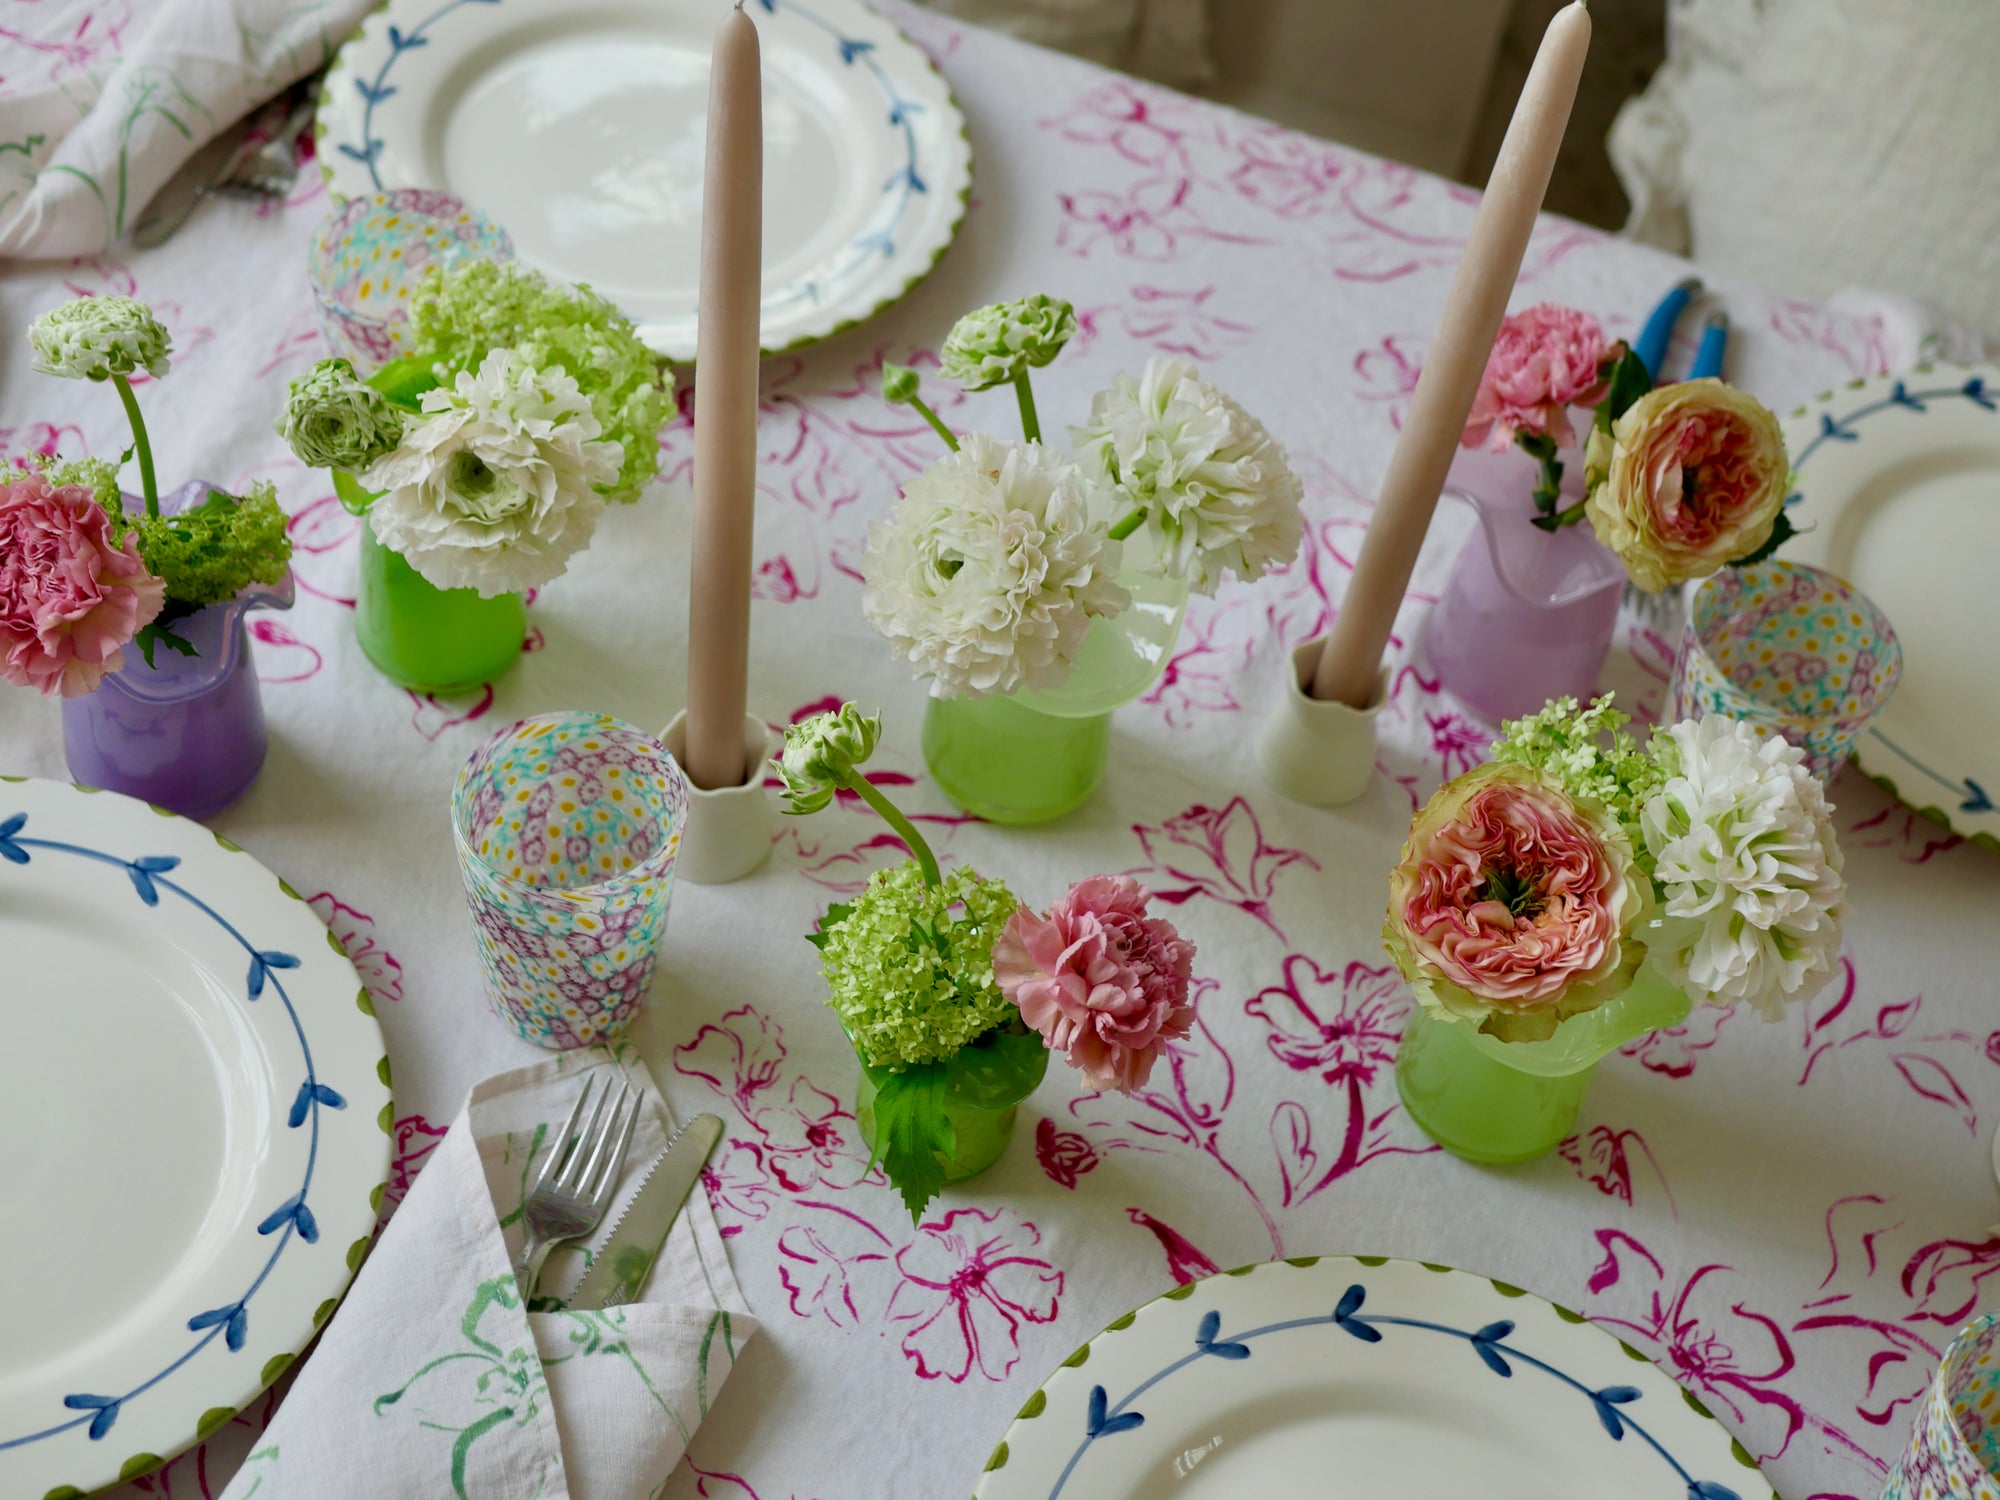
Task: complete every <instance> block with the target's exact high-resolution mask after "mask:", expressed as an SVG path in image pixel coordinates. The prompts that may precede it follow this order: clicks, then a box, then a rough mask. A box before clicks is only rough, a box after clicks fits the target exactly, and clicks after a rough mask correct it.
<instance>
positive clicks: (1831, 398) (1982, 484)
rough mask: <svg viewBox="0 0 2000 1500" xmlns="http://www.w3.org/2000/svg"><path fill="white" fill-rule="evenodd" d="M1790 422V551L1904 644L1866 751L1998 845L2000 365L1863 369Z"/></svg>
mask: <svg viewBox="0 0 2000 1500" xmlns="http://www.w3.org/2000/svg"><path fill="white" fill-rule="evenodd" d="M1784 428H1785V445H1786V448H1787V449H1788V451H1789V452H1790V453H1791V457H1792V467H1793V469H1794V470H1796V472H1797V480H1796V484H1797V486H1798V488H1797V492H1796V494H1795V495H1794V497H1793V500H1792V502H1791V504H1792V507H1793V508H1792V520H1793V522H1794V524H1796V525H1797V526H1799V527H1801V528H1805V529H1804V531H1803V534H1802V535H1800V536H1799V537H1798V538H1797V539H1796V540H1794V541H1791V542H1788V543H1787V544H1786V545H1785V549H1784V551H1783V552H1782V553H1780V554H1779V555H1780V556H1781V557H1784V558H1787V559H1789V560H1791V561H1793V562H1802V563H1811V564H1812V565H1814V566H1815V567H1820V568H1825V569H1826V570H1827V571H1829V572H1831V573H1837V574H1839V575H1840V576H1841V577H1842V578H1845V579H1846V580H1847V581H1848V582H1849V583H1851V584H1853V585H1854V586H1855V587H1856V588H1858V589H1860V590H1861V592H1862V593H1864V594H1866V595H1867V596H1868V597H1869V598H1870V599H1873V600H1874V601H1875V602H1876V603H1877V604H1878V605H1880V606H1881V607H1882V612H1883V613H1884V614H1886V615H1887V616H1888V617H1889V623H1890V624H1891V625H1893V626H1894V627H1895V629H1896V634H1897V636H1898V637H1899V638H1900V639H1901V640H1902V643H1903V677H1902V682H1901V683H1900V684H1899V685H1898V687H1897V688H1896V692H1895V696H1893V697H1892V698H1890V700H1889V704H1888V707H1886V708H1884V709H1883V710H1882V714H1881V717H1880V718H1878V719H1877V720H1876V721H1875V723H1874V725H1873V726H1872V727H1871V728H1870V729H1869V732H1868V733H1867V734H1865V735H1863V736H1862V737H1861V741H1860V743H1859V744H1858V745H1857V746H1856V747H1855V752H1854V759H1855V763H1856V764H1857V765H1859V766H1860V767H1861V769H1862V770H1863V771H1864V772H1866V773H1867V774H1868V775H1869V776H1872V777H1873V778H1874V779H1875V780H1876V781H1878V782H1880V783H1881V784H1882V785H1883V786H1884V787H1885V788H1886V789H1887V790H1888V791H1889V792H1890V793H1891V794H1893V795H1894V796H1896V797H1899V798H1901V799H1902V800H1903V801H1905V802H1907V803H1909V804H1910V805H1911V806H1912V807H1915V808H1917V809H1918V810H1919V811H1921V812H1923V813H1925V814H1926V815H1927V816H1929V817H1931V818H1934V819H1936V820H1937V821H1938V822H1940V823H1943V824H1945V825H1946V826H1947V827H1949V828H1950V829H1952V831H1953V832H1955V833H1958V834H1961V835H1963V836H1964V837H1966V838H1968V839H1971V840H1972V841H1973V842H1975V843H1979V844H1983V845H1985V846H1986V847H1987V848H1988V849H1991V850H1993V851H1994V852H1996V853H2000V651H1996V646H2000V629H1996V628H1995V626H1994V623H1993V621H1994V611H1993V581H1992V572H1993V559H1994V558H1995V557H2000V369H1994V368H1984V367H1980V368H1975V367H1963V366H1957V365H1936V366H1933V365H1919V366H1918V367H1917V368H1916V369H1914V370H1912V371H1910V372H1909V373H1908V374H1906V375H1896V376H1883V377H1880V378H1877V379H1874V380H1857V381H1854V382H1852V383H1851V384H1849V385H1847V386H1844V387H1842V388H1841V389H1840V390H1837V391H1829V392H1828V393H1827V394H1826V395H1823V396H1821V397H1820V398H1819V399H1818V400H1816V401H1814V402H1812V403H1811V404H1810V405H1808V406H1805V407H1802V408H1800V409H1799V410H1798V411H1797V412H1795V413H1793V414H1792V416H1791V417H1790V418H1788V419H1787V420H1786V422H1785V424H1784Z"/></svg>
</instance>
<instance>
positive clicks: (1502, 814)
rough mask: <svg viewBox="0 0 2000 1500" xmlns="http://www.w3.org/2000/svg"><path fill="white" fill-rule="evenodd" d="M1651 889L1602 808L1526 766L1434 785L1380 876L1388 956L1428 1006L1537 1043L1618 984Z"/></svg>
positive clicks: (1635, 957)
mask: <svg viewBox="0 0 2000 1500" xmlns="http://www.w3.org/2000/svg"><path fill="white" fill-rule="evenodd" d="M1650 904H1651V903H1650V889H1649V886H1648V884H1647V882H1646V880H1645V878H1644V876H1643V875H1642V874H1641V873H1640V871H1639V869H1638V867H1637V865H1636V864H1635V863H1634V860H1633V857H1632V845H1631V841H1630V840H1629V839H1628V838H1627V837H1626V835H1625V833H1624V830H1623V829H1621V828H1620V827H1619V826H1618V822H1617V820H1616V819H1615V818H1614V817H1613V816H1612V815H1611V813H1610V810H1609V809H1607V808H1605V807H1604V806H1602V805H1601V804H1599V803H1596V802H1592V801H1588V800H1586V799H1582V798H1577V797H1573V796H1571V795H1570V794H1569V793H1568V792H1566V791H1564V790H1563V789H1562V787H1560V786H1559V785H1557V784H1556V782H1555V781H1554V780H1553V779H1552V778H1551V777H1548V776H1546V775H1544V774H1543V773H1542V772H1540V771H1538V770H1535V769H1533V768H1531V767H1528V766H1521V765H1512V764H1502V763H1493V764H1488V765H1483V766H1478V767H1475V768H1474V769H1473V770H1470V771H1468V772H1466V773H1465V775H1463V776H1461V777H1459V778H1458V779H1457V780H1455V781H1449V782H1446V783H1445V784H1444V785H1443V786H1442V787H1440V788H1438V791H1437V795H1436V796H1434V797H1432V798H1431V800H1430V802H1429V804H1428V805H1427V806H1426V807H1425V808H1424V809H1423V811H1422V812H1420V813H1418V814H1417V816H1416V818H1415V820H1414V821H1413V822H1412V823H1411V825H1410V837H1409V841H1408V842H1407V843H1405V844H1404V845H1403V855H1402V859H1401V861H1400V862H1399V863H1398V864H1397V866H1396V868H1395V869H1394V870H1393V871H1392V872H1391V873H1390V876H1389V918H1388V921H1387V923H1386V924H1385V925H1384V927H1383V929H1382V937H1383V941H1384V943H1385V944H1386V945H1387V947H1388V950H1389V956H1390V957H1391V958H1392V959H1394V960H1395V963H1396V968H1397V969H1398V970H1399V971H1400V972H1401V974H1402V976H1403V978H1404V979H1405V980H1407V981H1408V982H1409V985H1410V987H1411V989H1413V990H1414V991H1415V992H1416V996H1417V999H1418V1000H1419V1001H1420V1002H1421V1003H1422V1004H1423V1006H1424V1008H1425V1009H1426V1010H1428V1011H1430V1012H1431V1013H1432V1014H1434V1015H1436V1016H1439V1017H1441V1018H1444V1019H1454V1020H1465V1021H1471V1022H1472V1023H1473V1024H1475V1025H1477V1026H1478V1027H1479V1028H1480V1029H1481V1030H1482V1031H1486V1032H1489V1033H1491V1034H1492V1035H1494V1036H1496V1037H1499V1038H1500V1039H1501V1040H1502V1041H1537V1040H1540V1039H1541V1038H1543V1037H1546V1036H1549V1035H1550V1034H1551V1033H1553V1032H1554V1031H1555V1029H1556V1024H1557V1023H1558V1022H1559V1021H1561V1020H1563V1019H1564V1018H1565V1017H1568V1016H1573V1015H1576V1014H1578V1013H1579V1012H1581V1011H1586V1010H1589V1009H1591V1008H1592V1007H1593V1006H1596V1005H1599V1004H1602V1003H1603V1002H1604V1001H1606V1000H1609V999H1611V998H1612V997H1613V996H1614V995H1616V994H1618V993H1619V992H1620V991H1622V990H1623V989H1624V988H1625V987H1626V985H1628V984H1629V983H1630V982H1631V979H1632V975H1633V974H1634V973H1635V972H1636V971H1637V969H1638V967H1639V961H1640V959H1641V958H1643V957H1644V956H1645V951H1646V950H1645V947H1644V945H1643V944H1642V943H1640V942H1638V941H1636V940H1635V937H1634V929H1635V928H1636V927H1637V926H1638V924H1639V923H1640V922H1641V921H1643V920H1644V919H1645V917H1646V915H1647V909H1648V907H1649V906H1650Z"/></svg>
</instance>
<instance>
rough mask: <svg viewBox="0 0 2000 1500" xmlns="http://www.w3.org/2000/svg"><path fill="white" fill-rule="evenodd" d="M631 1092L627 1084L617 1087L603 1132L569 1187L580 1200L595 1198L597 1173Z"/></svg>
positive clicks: (595, 1141)
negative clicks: (581, 1170)
mask: <svg viewBox="0 0 2000 1500" xmlns="http://www.w3.org/2000/svg"><path fill="white" fill-rule="evenodd" d="M631 1092H632V1085H630V1084H629V1083H620V1084H619V1085H618V1095H617V1097H616V1098H615V1099H613V1100H612V1105H611V1113H610V1115H609V1116H607V1117H606V1119H605V1121H604V1131H603V1133H602V1134H600V1135H599V1136H598V1137H597V1138H596V1139H595V1140H594V1141H592V1142H591V1147H590V1159H589V1160H588V1161H586V1162H585V1163H584V1164H583V1172H582V1174H581V1175H580V1176H579V1177H578V1178H577V1180H576V1181H575V1182H574V1183H572V1184H571V1185H570V1190H571V1191H572V1192H574V1193H575V1194H576V1195H577V1196H578V1197H580V1198H595V1197H596V1196H597V1180H598V1173H599V1172H600V1170H601V1169H602V1167H603V1164H604V1161H605V1158H606V1157H607V1156H608V1155H609V1153H610V1150H611V1142H612V1140H613V1139H614V1138H615V1137H616V1136H617V1134H618V1132H619V1128H620V1126H619V1116H620V1114H621V1113H622V1112H623V1110H624V1108H625V1099H626V1096H628V1095H629V1094H630V1093H631ZM606 1097H607V1098H609V1097H610V1094H609V1091H607V1092H606Z"/></svg>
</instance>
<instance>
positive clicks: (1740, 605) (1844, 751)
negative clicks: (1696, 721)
mask: <svg viewBox="0 0 2000 1500" xmlns="http://www.w3.org/2000/svg"><path fill="white" fill-rule="evenodd" d="M1902 671H1903V647H1902V644H1901V643H1900V642H1899V641H1897V639H1896V632H1895V630H1894V629H1893V628H1891V626H1890V624H1889V621H1888V620H1887V618H1886V617H1884V615H1883V613H1882V611H1881V610H1879V609H1877V608H1876V607H1875V605H1874V603H1873V602H1872V601H1871V600H1869V599H1868V597H1867V596H1866V595H1864V594H1862V593H1861V592H1860V591H1859V590H1857V589H1855V588H1853V587H1852V586H1851V585H1849V584H1848V583H1846V582H1845V581H1844V580H1842V579H1840V578H1836V577H1835V576H1834V575H1833V574H1831V573H1826V572H1822V571H1821V570H1820V569H1818V568H1809V567H1806V566H1805V565H1803V564H1801V563H1787V562H1764V563H1753V564H1750V565H1748V566H1745V567H1740V568H1724V569H1723V570H1722V571H1721V572H1720V573H1717V574H1716V575H1715V576H1714V577H1713V578H1710V579H1708V580H1706V581H1705V582H1704V583H1703V584H1702V585H1701V587H1700V588H1698V589H1696V590H1695V593H1694V599H1693V601H1692V603H1691V604H1690V606H1689V608H1688V620H1687V626H1686V629H1685V630H1684V631H1683V632H1682V635H1681V646H1680V652H1679V654H1678V656H1676V658H1675V660H1674V681H1673V703H1672V713H1671V714H1670V716H1669V717H1670V720H1676V721H1677V720H1680V719H1691V718H1706V717H1707V716H1708V715H1710V714H1726V715H1727V716H1729V717H1730V718H1732V719H1744V720H1747V721H1748V722H1749V723H1751V724H1754V725H1756V726H1757V727H1758V728H1760V729H1764V730H1768V731H1770V732H1772V733H1774V734H1780V735H1783V736H1784V737H1785V738H1786V739H1788V740H1790V741H1791V742H1792V743H1793V744H1794V745H1797V746H1798V747H1799V748H1800V749H1801V750H1803V751H1805V753H1806V766H1807V768H1808V769H1810V770H1811V771H1812V773H1813V775H1815V776H1817V777H1819V778H1820V780H1822V781H1830V780H1832V779H1833V773H1834V772H1835V771H1838V770H1839V769H1840V767H1841V765H1842V764H1843V763H1844V762H1845V761H1846V759H1847V757H1848V755H1849V754H1850V753H1851V752H1852V751H1853V749H1854V742H1855V741H1856V740H1857V739H1859V738H1860V737H1861V735H1862V732H1863V731H1864V730H1866V729H1867V728H1868V726H1869V724H1871V723H1872V722H1873V721H1874V719H1875V716H1876V715H1877V714H1879V713H1881V711H1882V708H1883V705H1884V704H1886V703H1887V702H1888V701H1889V695H1890V694H1891V693H1893V692H1895V691H1896V680H1897V678H1898V677H1900V676H1901V675H1902Z"/></svg>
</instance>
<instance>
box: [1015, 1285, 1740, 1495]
mask: <svg viewBox="0 0 2000 1500" xmlns="http://www.w3.org/2000/svg"><path fill="white" fill-rule="evenodd" d="M1169 1495H1171V1496H1173V1497H1174V1500H1241V1497H1243V1496H1250V1495H1254V1496H1265V1497H1278V1496H1292V1495H1298V1496H1306V1495H1310V1496H1313V1497H1314V1500H1379V1497H1380V1496H1383V1495H1420V1496H1430V1495H1454V1496H1456V1495H1477V1496H1479V1497H1481V1500H1610V1497H1614V1496H1615V1497H1618V1500H1628V1497H1629V1500H1651V1497H1658V1500H1776V1493H1775V1491H1773V1489H1772V1488H1771V1486H1770V1484H1769V1482H1768V1481H1766V1480H1765V1479H1764V1477H1763V1475H1762V1474H1761V1473H1759V1471H1758V1469H1757V1466H1756V1464H1755V1462H1754V1461H1753V1460H1752V1459H1751V1458H1750V1456H1749V1454H1748V1453H1746V1452H1745V1451H1744V1449H1743V1447H1742V1445H1741V1444H1740V1443H1738V1442H1736V1441H1735V1440H1734V1439H1733V1438H1732V1437H1731V1436H1730V1434H1729V1432H1728V1431H1727V1429H1725V1428H1724V1427H1723V1426H1722V1424H1721V1423H1719V1422H1717V1421H1716V1420H1715V1419H1714V1418H1713V1417H1712V1416H1711V1415H1710V1414H1709V1412H1708V1410H1707V1409H1706V1408H1705V1407H1703V1406H1702V1404H1701V1403H1700V1401H1698V1400H1697V1399H1696V1398H1695V1397H1694V1396H1693V1395H1692V1394H1690V1393H1688V1392H1685V1391H1683V1390H1682V1389H1681V1387H1680V1386H1678V1385H1676V1384H1675V1383H1674V1382H1673V1381H1672V1380H1670V1379H1669V1378H1668V1377H1667V1376H1666V1374H1665V1373H1664V1372H1663V1371H1661V1370H1660V1369H1659V1368H1658V1367H1657V1366H1655V1365H1653V1364H1652V1363H1651V1362H1650V1361H1648V1360H1647V1359H1646V1358H1645V1356H1644V1355H1642V1354H1639V1353H1638V1352H1637V1351H1636V1350H1633V1349H1632V1348H1630V1347H1629V1346H1628V1345H1626V1344H1624V1343H1622V1342H1620V1341H1619V1340H1618V1339H1616V1338H1614V1337H1612V1336H1611V1334H1609V1333H1607V1332H1606V1331H1604V1330H1603V1329H1601V1328H1598V1327H1595V1326H1593V1325H1592V1324H1590V1323H1588V1322H1586V1321H1584V1320H1583V1319H1582V1318H1581V1317H1579V1316H1578V1315H1577V1314H1575V1313H1572V1312H1569V1311H1567V1310H1566V1309H1563V1308H1560V1307H1557V1306H1555V1305H1554V1304H1553V1303H1550V1302H1544V1301H1543V1300H1542V1299H1541V1298H1539V1297H1536V1296H1533V1295H1530V1294H1528V1293H1526V1292H1523V1291H1521V1290H1519V1289H1518V1288H1516V1287H1510V1286H1506V1285H1504V1284H1503V1283H1500V1282H1495V1281H1490V1280H1488V1279H1487V1278H1486V1277H1483V1276H1475V1275H1471V1274H1469V1273H1467V1272H1463V1271H1454V1270H1451V1269H1449V1268H1448V1267H1444V1266H1430V1265H1419V1264H1417V1263H1416V1262H1414V1261H1402V1260H1388V1259H1384V1258H1381V1257H1377V1256H1361V1257H1347V1256H1321V1257H1305V1258H1301V1259H1297V1260H1287V1261H1271V1262H1268V1263H1266V1264H1263V1265H1255V1266H1244V1267H1242V1268H1240V1269H1238V1270H1234V1271H1227V1272H1224V1273H1223V1274H1222V1275H1219V1276H1211V1277H1208V1278H1206V1279H1205V1280H1202V1281H1196V1282H1190V1283H1188V1284H1187V1285H1185V1286H1180V1287H1176V1288H1175V1289H1174V1290H1173V1291H1171V1292H1168V1293H1167V1294H1166V1295H1165V1296H1164V1297H1161V1298H1158V1299H1157V1300H1155V1301H1153V1302H1149V1303H1147V1304H1146V1305H1145V1306H1144V1307H1142V1308H1140V1309H1138V1310H1137V1311H1136V1312H1132V1313H1128V1314H1126V1315H1125V1316H1124V1317H1122V1318H1120V1319H1118V1320H1117V1321H1116V1322H1115V1323H1113V1324H1112V1325H1111V1326H1110V1327H1109V1328H1107V1329H1105V1330H1104V1332H1102V1333H1100V1334H1099V1335H1098V1336H1097V1337H1096V1338H1094V1339H1092V1340H1091V1341H1090V1342H1089V1343H1088V1344H1086V1345H1084V1346H1083V1347H1082V1348H1081V1349H1079V1350H1077V1351H1076V1353H1074V1354H1072V1355H1071V1356H1070V1357H1069V1358H1068V1359H1067V1360H1065V1361H1064V1362H1063V1364H1062V1367H1061V1368H1060V1369H1058V1370H1057V1371H1056V1372H1055V1374H1053V1375H1051V1376H1050V1377H1049V1379H1048V1380H1047V1382H1046V1383H1044V1384H1043V1386H1042V1388H1041V1389H1040V1390H1039V1391H1037V1392H1036V1393H1035V1394H1034V1395H1033V1396H1031V1397H1030V1398H1029V1399H1028V1403H1027V1405H1026V1406H1024V1407H1022V1409H1021V1413H1020V1415H1019V1416H1017V1417H1016V1418H1015V1419H1014V1422H1013V1425H1012V1426H1010V1427H1009V1428H1008V1429H1007V1434H1006V1437H1005V1439H1004V1440H1003V1441H1002V1442H1001V1444H1000V1446H999V1447H998V1448H996V1449H995V1450H994V1452H993V1456H992V1457H991V1458H990V1459H989V1460H988V1461H987V1465H986V1472H985V1473H984V1474H983V1475H982V1476H981V1478H980V1482H979V1489H978V1493H977V1500H1160V1497H1165V1496H1169Z"/></svg>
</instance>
